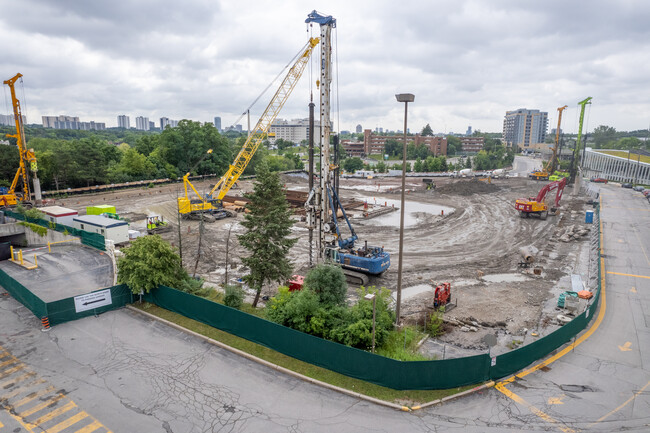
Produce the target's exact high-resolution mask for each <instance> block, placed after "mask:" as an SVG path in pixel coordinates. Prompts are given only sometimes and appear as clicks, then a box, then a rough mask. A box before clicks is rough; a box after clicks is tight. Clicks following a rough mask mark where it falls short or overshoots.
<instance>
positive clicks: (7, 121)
mask: <svg viewBox="0 0 650 433" xmlns="http://www.w3.org/2000/svg"><path fill="white" fill-rule="evenodd" d="M22 117H23V125H24V124H26V123H27V118H26V117H25V115H23V116H22ZM0 125H3V126H16V122H15V120H14V116H13V115H11V114H7V115H5V114H0Z"/></svg>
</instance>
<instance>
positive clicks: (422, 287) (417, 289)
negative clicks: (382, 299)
mask: <svg viewBox="0 0 650 433" xmlns="http://www.w3.org/2000/svg"><path fill="white" fill-rule="evenodd" d="M425 292H433V287H432V286H430V285H429V284H418V285H417V286H411V287H407V288H406V289H402V301H404V300H406V299H409V298H412V297H413V296H416V295H419V294H420V293H425ZM392 296H393V299H394V300H395V301H397V291H395V292H393V295H392Z"/></svg>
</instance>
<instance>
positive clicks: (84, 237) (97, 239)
mask: <svg viewBox="0 0 650 433" xmlns="http://www.w3.org/2000/svg"><path fill="white" fill-rule="evenodd" d="M4 213H5V215H6V216H8V217H9V218H13V219H16V220H21V221H27V222H29V223H33V224H38V225H39V226H42V227H45V228H48V229H50V230H56V231H58V232H61V233H67V234H69V235H72V236H77V237H78V238H80V239H81V243H82V244H84V245H88V246H89V247H93V248H96V249H98V250H100V251H106V241H105V239H104V236H102V235H100V234H99V233H90V232H86V231H84V230H79V229H76V228H74V227H70V226H66V225H63V224H53V223H50V222H49V221H46V220H43V219H40V218H36V219H35V218H27V217H25V215H23V214H20V213H18V212H14V211H11V210H5V211H4Z"/></svg>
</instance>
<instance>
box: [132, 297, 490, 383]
mask: <svg viewBox="0 0 650 433" xmlns="http://www.w3.org/2000/svg"><path fill="white" fill-rule="evenodd" d="M144 299H145V300H146V301H148V302H151V303H153V304H156V305H158V306H160V307H162V308H165V309H167V310H171V311H174V312H176V313H179V314H181V315H183V316H186V317H189V318H191V319H194V320H197V321H199V322H201V323H205V324H206V325H209V326H212V327H215V328H218V329H221V330H222V331H225V332H228V333H230V334H233V335H236V336H238V337H241V338H245V339H246V340H250V341H253V342H255V343H258V344H261V345H262V346H265V347H268V348H270V349H273V350H275V351H277V352H280V353H283V354H285V355H288V356H291V357H293V358H296V359H299V360H301V361H304V362H307V363H309V364H314V365H318V366H319V367H323V368H326V369H328V370H332V371H335V372H337V373H341V374H344V375H346V376H350V377H355V378H357V379H361V380H365V381H367V382H372V383H376V384H377V385H381V386H386V387H389V388H393V389H431V388H452V387H457V386H462V385H469V384H473V383H477V382H482V381H484V380H486V379H487V378H488V370H489V365H490V358H489V356H487V355H478V356H471V357H467V358H460V359H448V360H442V361H413V362H403V361H396V360H394V359H390V358H385V357H383V356H379V355H375V354H372V353H370V352H366V351H363V350H359V349H355V348H353V347H348V346H344V345H342V344H339V343H334V342H331V341H327V340H324V339H321V338H318V337H314V336H312V335H309V334H305V333H303V332H300V331H296V330H294V329H291V328H287V327H285V326H282V325H278V324H276V323H273V322H270V321H268V320H264V319H261V318H259V317H256V316H253V315H251V314H247V313H244V312H242V311H239V310H236V309H233V308H230V307H226V306H225V305H221V304H218V303H216V302H212V301H209V300H207V299H203V298H200V297H198V296H193V295H190V294H187V293H184V292H181V291H179V290H176V289H172V288H170V287H165V286H159V287H158V288H157V289H156V290H153V291H151V292H150V293H148V294H146V295H145V296H144Z"/></svg>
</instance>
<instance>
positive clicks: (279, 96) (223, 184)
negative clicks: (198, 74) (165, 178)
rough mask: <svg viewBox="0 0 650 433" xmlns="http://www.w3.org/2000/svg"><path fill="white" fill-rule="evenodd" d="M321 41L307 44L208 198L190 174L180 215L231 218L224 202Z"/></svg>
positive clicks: (311, 40) (310, 40) (187, 177)
mask: <svg viewBox="0 0 650 433" xmlns="http://www.w3.org/2000/svg"><path fill="white" fill-rule="evenodd" d="M319 41H320V39H319V38H310V39H309V41H307V44H305V46H304V47H303V48H301V49H300V52H299V53H298V59H297V60H296V61H295V62H294V64H293V65H292V66H291V68H290V69H289V72H287V75H286V76H285V77H284V80H282V84H280V87H279V88H278V90H277V91H276V92H275V94H274V95H273V98H271V102H269V105H268V106H267V107H266V109H265V110H264V113H262V116H261V117H260V119H259V120H258V122H257V125H255V128H254V129H253V130H252V131H251V134H250V135H249V136H248V138H247V139H246V142H245V143H244V145H243V146H242V148H241V150H240V151H239V154H237V157H236V158H235V160H234V161H233V163H232V164H231V165H230V167H229V168H228V171H226V173H225V174H224V175H223V176H222V177H221V179H219V181H218V182H217V183H216V185H215V186H214V187H213V188H212V190H210V192H209V193H208V194H206V195H205V196H202V195H201V194H199V192H198V191H197V190H196V188H195V187H194V185H192V183H191V182H190V180H189V176H190V173H189V172H188V173H187V174H186V175H185V176H183V184H184V189H185V195H184V196H183V197H179V198H178V211H179V213H180V214H181V216H182V217H183V218H194V219H196V218H198V217H201V214H211V215H212V217H213V218H217V219H218V218H223V217H226V216H230V213H229V211H226V210H225V209H223V205H222V200H223V198H224V197H225V195H226V194H227V193H228V191H229V190H230V188H232V186H233V185H234V184H235V182H237V180H238V179H239V177H240V176H241V175H242V173H243V172H244V170H245V169H246V166H247V165H248V163H249V162H250V160H251V159H252V158H253V155H254V154H255V152H256V151H257V149H258V148H259V146H260V144H261V143H262V142H263V141H264V139H265V138H266V137H267V135H268V132H269V129H270V128H271V124H272V123H273V121H274V120H275V118H276V117H277V116H278V114H279V113H280V110H281V109H282V107H283V106H284V104H285V102H286V101H287V99H289V95H291V92H292V91H293V89H294V87H295V86H296V84H297V83H298V80H299V79H300V77H301V76H302V73H303V71H304V70H305V67H306V66H307V64H308V63H309V58H310V57H311V54H312V51H313V49H314V48H315V47H316V46H317V45H318V43H319ZM210 152H211V150H210V151H209V153H210ZM205 156H207V155H204V158H205ZM191 192H193V193H194V198H191V197H190V195H191ZM203 216H205V215H203Z"/></svg>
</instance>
